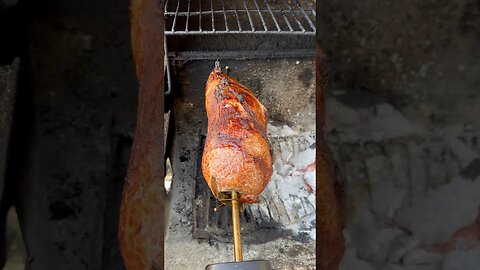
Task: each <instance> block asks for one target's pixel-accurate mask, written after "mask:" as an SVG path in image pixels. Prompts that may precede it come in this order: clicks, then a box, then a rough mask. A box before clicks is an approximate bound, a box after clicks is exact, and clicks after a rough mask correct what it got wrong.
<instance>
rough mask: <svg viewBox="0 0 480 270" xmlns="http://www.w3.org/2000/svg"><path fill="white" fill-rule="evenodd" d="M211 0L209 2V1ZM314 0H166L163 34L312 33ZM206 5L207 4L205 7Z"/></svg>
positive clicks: (313, 28)
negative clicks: (164, 29)
mask: <svg viewBox="0 0 480 270" xmlns="http://www.w3.org/2000/svg"><path fill="white" fill-rule="evenodd" d="M208 2H210V3H208ZM315 2H316V1H315V0H275V1H272V0H221V1H213V0H210V1H208V0H207V1H206V0H203V1H202V0H199V1H194V0H177V1H169V0H165V12H164V16H165V21H166V29H167V31H165V34H166V35H203V34H294V35H315V32H316V26H315V23H314V22H315V17H316V12H315ZM205 5H206V6H208V5H210V7H207V8H205Z"/></svg>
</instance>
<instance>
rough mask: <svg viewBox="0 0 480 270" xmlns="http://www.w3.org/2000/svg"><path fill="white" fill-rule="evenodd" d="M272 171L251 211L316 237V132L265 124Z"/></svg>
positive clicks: (286, 227)
mask: <svg viewBox="0 0 480 270" xmlns="http://www.w3.org/2000/svg"><path fill="white" fill-rule="evenodd" d="M267 130H268V137H269V139H270V143H271V146H272V150H273V174H272V178H271V180H270V183H269V184H268V186H267V187H266V189H265V191H264V192H263V193H262V194H261V198H260V203H259V204H254V205H250V206H249V207H251V208H252V212H253V213H254V214H256V215H261V216H262V217H268V218H269V219H270V220H271V221H274V222H279V223H281V224H283V225H284V228H285V229H289V230H291V231H292V233H293V235H294V236H295V235H300V234H301V235H304V236H308V237H309V238H311V239H315V168H312V166H310V169H311V170H309V171H305V169H306V168H307V167H308V166H309V165H310V164H312V163H314V162H315V132H314V131H311V132H300V131H297V130H294V129H293V128H291V127H289V126H288V125H282V126H274V125H271V124H268V127H267ZM267 205H268V207H267Z"/></svg>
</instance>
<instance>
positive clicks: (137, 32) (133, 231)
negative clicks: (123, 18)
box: [120, 0, 164, 270]
mask: <svg viewBox="0 0 480 270" xmlns="http://www.w3.org/2000/svg"><path fill="white" fill-rule="evenodd" d="M162 10H163V8H162V4H161V1H158V2H157V1H153V0H145V1H143V0H133V1H132V2H131V24H132V25H131V31H132V33H131V34H132V48H133V56H134V60H135V67H136V74H137V78H138V82H139V93H138V95H139V101H138V110H137V127H136V131H135V138H134V142H133V146H132V152H131V156H130V161H129V168H128V173H127V178H126V182H125V186H124V190H123V195H122V203H121V210H120V248H121V253H122V257H123V259H124V262H125V266H126V267H127V269H130V270H132V269H135V270H140V269H149V270H151V269H163V258H164V257H163V237H164V236H163V231H164V229H163V212H164V211H163V200H164V188H163V176H164V168H163V167H164V166H163V136H164V135H163V133H164V128H163V125H164V123H163V113H164V109H163V107H164V106H163V105H164V104H163V101H164V96H163V86H164V52H163V40H164V36H163V24H164V21H163V18H162V16H161V11H162Z"/></svg>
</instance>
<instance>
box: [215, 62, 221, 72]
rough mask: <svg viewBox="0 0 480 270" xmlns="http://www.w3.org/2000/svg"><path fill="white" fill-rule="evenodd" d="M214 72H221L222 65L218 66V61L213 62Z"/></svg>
mask: <svg viewBox="0 0 480 270" xmlns="http://www.w3.org/2000/svg"><path fill="white" fill-rule="evenodd" d="M215 71H220V72H222V65H220V61H218V60H217V61H215Z"/></svg>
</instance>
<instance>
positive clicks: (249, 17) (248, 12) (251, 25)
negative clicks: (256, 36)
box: [243, 0, 255, 31]
mask: <svg viewBox="0 0 480 270" xmlns="http://www.w3.org/2000/svg"><path fill="white" fill-rule="evenodd" d="M243 3H244V4H245V10H246V11H247V15H248V20H249V21H250V28H251V29H252V31H255V27H254V26H253V21H252V16H250V11H249V10H248V6H247V1H246V0H243Z"/></svg>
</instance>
